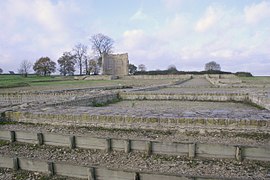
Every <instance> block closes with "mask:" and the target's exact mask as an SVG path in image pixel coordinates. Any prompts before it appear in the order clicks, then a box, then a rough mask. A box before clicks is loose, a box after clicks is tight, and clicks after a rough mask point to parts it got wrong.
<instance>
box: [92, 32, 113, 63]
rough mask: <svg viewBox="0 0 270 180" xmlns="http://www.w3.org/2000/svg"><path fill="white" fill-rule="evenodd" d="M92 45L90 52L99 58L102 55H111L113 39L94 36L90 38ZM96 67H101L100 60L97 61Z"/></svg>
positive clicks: (100, 35) (99, 35)
mask: <svg viewBox="0 0 270 180" xmlns="http://www.w3.org/2000/svg"><path fill="white" fill-rule="evenodd" d="M90 41H91V43H92V50H93V51H94V52H95V53H96V54H97V55H98V56H99V57H101V55H102V54H103V53H106V54H109V53H112V49H113V43H114V41H113V39H112V38H110V37H108V36H106V35H104V34H101V33H99V34H95V35H93V36H92V37H91V38H90ZM98 65H99V66H101V58H99V59H98Z"/></svg>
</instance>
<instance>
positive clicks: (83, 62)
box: [73, 43, 88, 75]
mask: <svg viewBox="0 0 270 180" xmlns="http://www.w3.org/2000/svg"><path fill="white" fill-rule="evenodd" d="M73 51H74V56H75V60H76V63H77V64H78V66H79V68H80V75H82V73H83V66H84V67H85V69H86V72H87V69H88V67H87V66H88V64H87V55H86V54H87V46H85V45H83V44H81V43H79V44H77V45H76V46H75V47H74V48H73Z"/></svg>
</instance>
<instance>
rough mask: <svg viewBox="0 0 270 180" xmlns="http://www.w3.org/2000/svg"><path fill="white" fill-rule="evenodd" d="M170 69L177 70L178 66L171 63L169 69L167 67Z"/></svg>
mask: <svg viewBox="0 0 270 180" xmlns="http://www.w3.org/2000/svg"><path fill="white" fill-rule="evenodd" d="M167 70H168V71H177V68H176V66H175V65H173V64H172V65H169V67H168V69H167Z"/></svg>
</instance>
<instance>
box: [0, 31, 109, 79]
mask: <svg viewBox="0 0 270 180" xmlns="http://www.w3.org/2000/svg"><path fill="white" fill-rule="evenodd" d="M89 40H90V42H91V48H92V50H93V52H94V54H95V55H96V56H95V57H91V56H90V55H89V54H88V50H89V49H88V47H87V46H86V45H84V44H82V43H78V44H76V45H75V46H74V48H73V49H72V50H71V51H67V52H64V53H63V54H62V56H61V57H59V59H58V60H57V63H58V65H59V69H58V70H59V72H60V74H61V75H63V76H67V75H74V73H75V71H76V66H78V68H79V74H80V75H90V74H98V73H99V70H100V67H101V64H102V58H101V56H102V54H103V53H112V52H113V51H112V50H113V44H114V41H113V39H112V38H110V37H109V36H106V35H104V34H101V33H99V34H95V35H93V36H91V38H90V39H89ZM31 68H33V70H34V71H35V73H36V74H38V75H41V76H47V75H50V74H52V73H54V72H55V71H56V62H54V61H53V60H51V59H50V58H49V57H41V58H39V59H38V60H36V62H35V63H34V64H32V63H31V62H30V61H29V60H23V61H22V62H21V64H20V67H19V69H18V73H19V74H21V75H23V76H25V77H27V75H28V74H29V72H30V70H31ZM0 71H1V72H3V71H2V69H1V68H0ZM1 72H0V73H1Z"/></svg>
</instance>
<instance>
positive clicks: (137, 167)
mask: <svg viewBox="0 0 270 180" xmlns="http://www.w3.org/2000/svg"><path fill="white" fill-rule="evenodd" d="M0 153H1V154H2V155H4V156H18V157H25V158H30V159H31V158H34V159H36V160H37V159H39V160H42V161H54V162H55V161H62V162H65V163H69V164H77V165H89V166H92V165H95V166H100V167H108V168H117V169H124V170H132V171H146V172H154V173H173V174H181V175H182V174H184V175H191V176H198V175H202V176H219V177H227V178H234V177H237V178H245V179H269V178H270V163H269V162H259V161H247V160H244V161H243V162H237V161H235V160H224V159H195V160H191V159H189V158H185V157H180V156H165V155H152V156H146V155H145V154H143V153H138V152H132V153H129V154H124V153H123V152H117V151H113V152H111V153H105V152H103V151H97V150H84V149H73V150H71V149H68V148H60V147H52V146H40V147H37V146H33V145H24V144H18V143H14V144H6V145H5V144H3V143H2V146H1V147H0ZM127 164H128V166H127Z"/></svg>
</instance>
